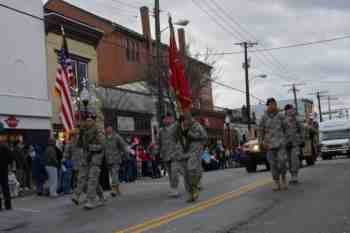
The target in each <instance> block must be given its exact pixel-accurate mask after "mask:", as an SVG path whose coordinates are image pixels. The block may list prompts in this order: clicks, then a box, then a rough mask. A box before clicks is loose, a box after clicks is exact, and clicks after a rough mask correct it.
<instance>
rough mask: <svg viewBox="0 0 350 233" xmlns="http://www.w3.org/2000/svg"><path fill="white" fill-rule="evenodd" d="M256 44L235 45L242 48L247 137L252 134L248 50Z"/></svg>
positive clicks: (243, 43)
mask: <svg viewBox="0 0 350 233" xmlns="http://www.w3.org/2000/svg"><path fill="white" fill-rule="evenodd" d="M257 44H258V43H257V42H247V41H245V42H241V43H236V45H240V46H242V47H243V48H244V63H243V68H244V71H245V88H246V105H247V117H248V119H247V121H248V131H249V136H250V135H251V133H252V126H251V116H250V89H249V67H250V64H249V63H250V62H249V59H248V48H251V47H254V46H256V45H257Z"/></svg>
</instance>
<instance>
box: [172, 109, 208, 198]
mask: <svg viewBox="0 0 350 233" xmlns="http://www.w3.org/2000/svg"><path fill="white" fill-rule="evenodd" d="M182 129H183V136H184V138H185V141H186V145H185V151H184V152H185V153H184V154H183V158H184V159H183V160H182V161H181V162H180V163H179V164H180V165H181V167H182V169H183V170H184V183H185V188H186V191H187V194H188V199H187V202H194V201H196V200H197V199H198V197H199V183H200V180H201V178H202V163H201V155H202V152H203V149H204V145H205V144H206V142H207V139H208V136H207V133H206V131H205V129H204V128H203V126H202V125H201V124H200V123H199V122H197V121H195V120H194V119H193V118H192V115H191V113H189V112H186V113H185V115H184V118H183V121H182Z"/></svg>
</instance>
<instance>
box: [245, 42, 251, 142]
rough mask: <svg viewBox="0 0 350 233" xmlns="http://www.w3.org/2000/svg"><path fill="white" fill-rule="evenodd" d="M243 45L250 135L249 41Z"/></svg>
mask: <svg viewBox="0 0 350 233" xmlns="http://www.w3.org/2000/svg"><path fill="white" fill-rule="evenodd" d="M243 46H244V71H245V88H246V103H247V120H248V131H249V136H250V134H251V130H252V126H251V120H250V90H249V71H248V70H249V64H248V42H243Z"/></svg>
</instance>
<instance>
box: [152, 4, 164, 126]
mask: <svg viewBox="0 0 350 233" xmlns="http://www.w3.org/2000/svg"><path fill="white" fill-rule="evenodd" d="M154 5H155V6H154V15H155V32H156V70H157V78H158V112H157V118H158V124H159V127H161V126H162V114H163V85H162V70H161V48H160V47H161V31H160V15H159V13H160V6H159V0H155V4H154Z"/></svg>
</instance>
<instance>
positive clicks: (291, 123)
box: [286, 114, 304, 147]
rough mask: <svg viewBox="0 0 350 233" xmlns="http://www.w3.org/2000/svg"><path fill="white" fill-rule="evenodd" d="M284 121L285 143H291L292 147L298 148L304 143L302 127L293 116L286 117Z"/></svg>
mask: <svg viewBox="0 0 350 233" xmlns="http://www.w3.org/2000/svg"><path fill="white" fill-rule="evenodd" d="M286 120H287V131H286V137H287V139H286V140H287V141H286V143H291V144H292V145H293V146H294V147H296V146H300V144H301V143H302V142H303V141H304V130H303V126H302V125H301V124H300V122H299V121H298V119H297V117H296V115H295V114H293V115H290V116H289V115H287V116H286Z"/></svg>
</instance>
